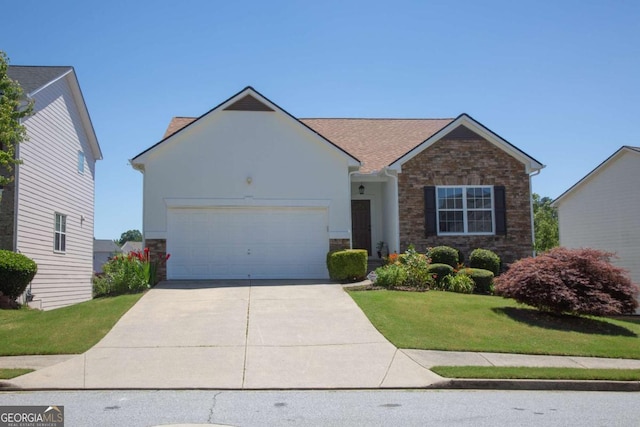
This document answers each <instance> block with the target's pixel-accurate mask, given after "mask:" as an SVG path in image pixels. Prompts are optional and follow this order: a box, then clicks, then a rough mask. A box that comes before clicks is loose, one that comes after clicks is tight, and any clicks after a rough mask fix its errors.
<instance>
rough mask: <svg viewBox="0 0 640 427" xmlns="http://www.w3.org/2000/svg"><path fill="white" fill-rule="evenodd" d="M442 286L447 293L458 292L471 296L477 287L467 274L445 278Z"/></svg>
mask: <svg viewBox="0 0 640 427" xmlns="http://www.w3.org/2000/svg"><path fill="white" fill-rule="evenodd" d="M442 284H443V289H444V290H445V291H449V292H457V293H459V294H471V293H473V291H474V289H475V287H476V284H475V282H474V281H473V279H472V278H471V277H469V276H467V275H466V274H456V275H455V276H453V275H450V276H445V277H444V280H443V281H442Z"/></svg>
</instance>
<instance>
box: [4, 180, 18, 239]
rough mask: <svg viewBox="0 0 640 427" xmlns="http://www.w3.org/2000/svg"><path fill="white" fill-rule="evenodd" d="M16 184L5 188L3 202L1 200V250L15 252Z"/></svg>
mask: <svg viewBox="0 0 640 427" xmlns="http://www.w3.org/2000/svg"><path fill="white" fill-rule="evenodd" d="M14 189H15V185H14V183H13V182H12V183H10V184H7V185H5V186H4V190H3V191H2V200H0V249H4V250H7V251H13V250H15V248H14V247H13V242H14V236H13V233H14V231H15V224H14V220H15V197H14V194H15V192H14Z"/></svg>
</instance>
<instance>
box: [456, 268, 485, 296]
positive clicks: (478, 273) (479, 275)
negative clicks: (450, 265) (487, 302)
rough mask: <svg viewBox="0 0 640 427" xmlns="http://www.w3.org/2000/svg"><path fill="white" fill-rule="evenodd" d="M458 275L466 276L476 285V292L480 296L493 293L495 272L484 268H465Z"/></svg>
mask: <svg viewBox="0 0 640 427" xmlns="http://www.w3.org/2000/svg"><path fill="white" fill-rule="evenodd" d="M458 274H466V275H467V276H469V277H471V279H472V280H473V282H474V283H475V284H476V287H475V292H476V293H479V294H491V293H493V277H494V276H493V272H492V271H489V270H484V269H482V268H465V269H462V270H460V271H459V272H458Z"/></svg>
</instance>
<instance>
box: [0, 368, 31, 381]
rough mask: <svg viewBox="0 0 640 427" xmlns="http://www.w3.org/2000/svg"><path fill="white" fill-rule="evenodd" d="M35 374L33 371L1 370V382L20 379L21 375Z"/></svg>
mask: <svg viewBox="0 0 640 427" xmlns="http://www.w3.org/2000/svg"><path fill="white" fill-rule="evenodd" d="M29 372H33V369H4V368H0V380H10V379H11V378H15V377H19V376H20V375H24V374H28V373H29Z"/></svg>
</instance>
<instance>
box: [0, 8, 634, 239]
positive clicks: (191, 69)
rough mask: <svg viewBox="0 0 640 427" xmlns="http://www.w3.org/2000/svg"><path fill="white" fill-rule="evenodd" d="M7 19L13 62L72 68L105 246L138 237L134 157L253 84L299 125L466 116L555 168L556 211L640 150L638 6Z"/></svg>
mask: <svg viewBox="0 0 640 427" xmlns="http://www.w3.org/2000/svg"><path fill="white" fill-rule="evenodd" d="M2 12H3V15H4V16H5V18H4V19H3V20H2V21H3V22H2V25H0V49H1V50H4V51H5V52H6V53H7V54H8V55H9V57H10V60H11V64H14V65H72V66H74V67H75V70H76V73H77V75H78V78H79V80H80V86H81V87H82V90H83V93H84V97H85V101H86V103H87V106H88V108H89V112H90V114H91V118H92V121H93V125H94V128H95V131H96V134H97V136H98V140H99V142H100V145H101V148H102V151H103V154H104V160H102V161H100V162H99V163H98V165H97V178H96V180H97V181H96V222H95V236H96V237H97V238H102V239H114V238H119V236H120V234H121V233H122V232H123V231H126V230H128V229H136V228H137V229H142V175H141V174H140V173H139V172H137V171H134V170H133V169H132V168H131V167H130V166H129V164H128V159H130V158H132V157H134V156H135V155H136V154H138V153H140V152H141V151H143V150H144V149H146V148H148V147H149V146H151V145H153V144H154V143H156V142H158V141H159V140H160V139H161V137H162V134H163V133H164V131H165V129H166V126H167V125H168V123H169V121H170V119H171V118H172V117H173V116H199V115H201V114H203V113H205V112H206V111H208V110H209V109H211V108H212V107H214V106H215V105H217V104H218V103H220V102H221V101H223V100H225V99H227V98H228V97H229V96H231V95H233V94H235V93H236V92H238V91H239V90H241V89H242V88H244V87H245V86H248V85H251V86H253V87H255V88H256V89H257V90H258V91H260V92H261V93H262V94H264V95H265V96H267V97H268V98H270V99H271V100H272V101H274V102H275V103H277V104H278V105H280V106H281V107H282V108H284V109H285V110H287V111H288V112H290V113H291V114H293V115H294V116H297V117H412V118H441V117H456V116H458V115H459V114H460V113H463V112H466V113H468V114H470V115H471V116H473V117H474V118H475V119H476V120H478V121H480V122H481V123H483V124H484V125H485V126H487V127H489V128H490V129H491V130H493V131H494V132H496V133H498V134H499V135H500V136H502V137H503V138H505V139H507V140H508V141H509V142H511V143H512V144H514V145H516V146H517V147H519V148H520V149H522V150H523V151H525V152H526V153H528V154H529V155H531V156H532V157H534V158H536V159H537V160H539V161H540V162H542V163H543V164H545V165H547V167H546V168H545V169H544V170H543V171H542V173H541V174H540V175H538V176H536V177H535V178H534V179H533V189H534V191H535V192H537V193H540V194H541V195H543V196H549V197H552V198H554V197H557V196H559V195H560V194H561V193H562V192H563V191H565V190H566V189H567V188H569V187H570V186H571V185H573V184H574V183H575V182H576V181H578V180H579V179H580V178H582V177H583V176H584V175H585V174H587V173H588V172H589V171H591V170H592V169H593V168H594V167H596V166H597V165H598V164H599V163H600V162H602V161H603V160H604V159H606V158H607V157H608V156H609V155H611V154H612V153H613V152H614V151H616V150H617V149H618V148H619V147H620V146H622V145H636V146H640V137H639V136H638V135H637V129H636V128H637V124H638V117H640V78H639V77H640V24H639V23H640V2H639V1H637V0H631V1H629V0H608V1H607V0H605V1H590V0H581V1H569V0H568V1H565V0H556V1H548V0H538V1H466V0H462V1H455V2H453V1H393V2H391V1H389V2H382V1H375V0H368V1H348V0H342V1H333V0H329V1H322V2H306V1H277V0H270V1H241V0H240V1H214V0H209V1H195V0H184V1H180V2H177V1H165V0H159V1H141V0H137V1H131V0H127V1H119V0H116V1H108V2H91V1H86V0H85V1H64V0H61V1H55V2H47V1H34V0H21V1H20V2H16V1H13V2H8V3H7V4H4V5H3V7H2ZM6 17H11V19H7V18H6Z"/></svg>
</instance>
